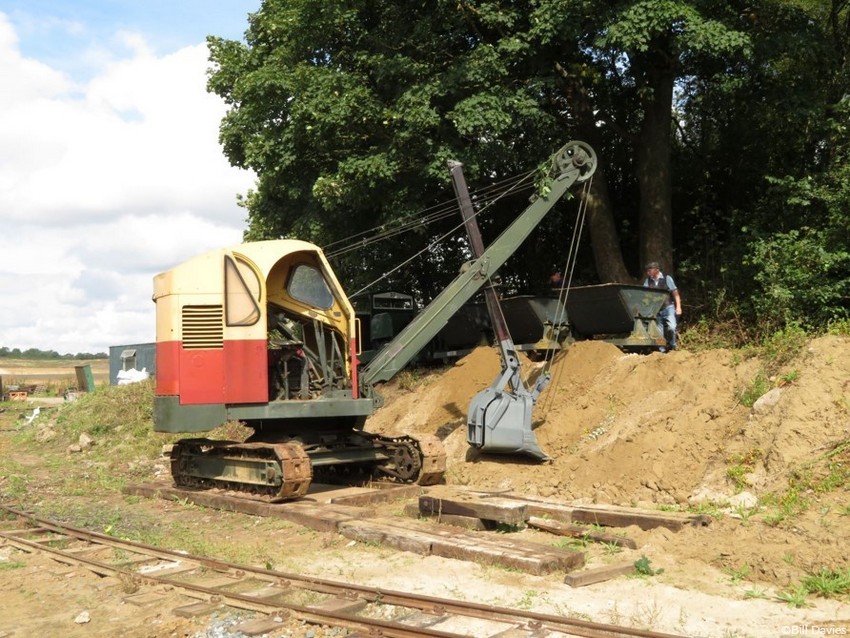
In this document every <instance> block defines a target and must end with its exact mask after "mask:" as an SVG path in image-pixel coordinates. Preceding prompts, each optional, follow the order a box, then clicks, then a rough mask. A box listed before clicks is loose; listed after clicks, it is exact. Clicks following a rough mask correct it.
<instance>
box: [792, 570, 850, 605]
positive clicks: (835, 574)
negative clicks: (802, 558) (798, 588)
mask: <svg viewBox="0 0 850 638" xmlns="http://www.w3.org/2000/svg"><path fill="white" fill-rule="evenodd" d="M802 585H803V587H805V588H806V591H808V592H810V593H812V594H815V595H817V596H820V597H822V598H834V597H837V596H841V595H843V594H847V593H850V568H848V569H846V570H844V571H839V570H830V569H826V568H825V567H824V568H821V569H820V571H818V572H817V573H814V574H810V575H809V576H806V577H805V578H804V579H803V581H802Z"/></svg>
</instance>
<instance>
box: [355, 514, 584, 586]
mask: <svg viewBox="0 0 850 638" xmlns="http://www.w3.org/2000/svg"><path fill="white" fill-rule="evenodd" d="M339 532H340V533H341V534H342V535H343V536H346V537H347V538H354V539H356V540H361V541H366V542H373V543H379V544H383V545H388V546H391V547H395V548H397V549H403V550H406V551H412V552H415V553H418V554H423V555H428V554H431V555H434V556H442V557H444V558H454V559H457V560H468V561H474V562H480V563H485V564H490V565H500V566H503V567H509V568H514V569H518V570H521V571H523V572H527V573H531V574H547V573H550V572H553V571H558V570H565V571H568V570H570V569H576V568H578V567H581V566H582V565H584V555H583V554H581V553H579V552H574V551H570V550H566V549H561V548H557V547H548V546H545V545H540V544H537V543H531V542H529V541H522V540H513V539H508V538H506V537H505V536H504V535H499V536H498V537H495V536H494V537H488V536H485V535H481V534H476V533H473V532H466V531H464V530H460V529H457V528H454V527H449V526H447V525H433V524H428V523H421V522H419V521H409V520H404V519H370V520H363V521H349V522H346V523H343V524H342V525H340V529H339Z"/></svg>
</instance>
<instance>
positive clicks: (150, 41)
mask: <svg viewBox="0 0 850 638" xmlns="http://www.w3.org/2000/svg"><path fill="white" fill-rule="evenodd" d="M259 5H260V0H251V1H250V2H248V1H246V0H227V1H226V2H202V1H200V0H198V1H195V0H192V1H180V0H178V1H177V2H164V1H161V0H136V1H135V2H129V1H124V0H115V1H111V2H109V1H105V0H102V1H86V0H77V1H75V2H63V1H56V0H53V1H51V2H47V1H46V0H26V1H19V0H0V75H2V77H3V85H2V87H0V223H2V228H3V232H2V233H0V255H2V256H3V259H2V260H0V295H2V298H3V304H4V311H3V312H2V313H0V346H5V347H9V348H21V349H27V348H39V349H42V350H57V351H58V352H60V353H78V352H106V351H108V349H109V347H110V346H113V345H124V344H131V343H146V342H151V341H154V339H155V317H154V305H153V303H152V302H151V292H152V280H153V277H154V275H156V274H157V273H158V272H161V271H163V270H166V269H169V268H171V267H173V266H174V265H176V264H177V263H179V262H180V261H183V260H185V259H188V258H189V257H191V256H193V255H195V254H198V253H200V252H204V251H206V250H209V249H211V248H216V247H220V246H226V245H230V244H235V243H239V241H240V240H241V236H242V231H243V230H244V227H245V217H246V213H245V211H244V210H243V209H241V208H240V207H239V206H238V205H237V203H236V196H237V194H244V193H246V192H247V191H248V189H250V188H251V186H252V185H253V182H254V176H253V175H252V174H251V173H249V172H247V171H242V170H239V169H236V168H234V167H231V166H230V165H229V163H228V162H227V160H226V158H225V157H224V156H223V154H222V152H221V148H220V146H219V144H218V126H219V123H220V121H221V117H222V116H223V115H224V113H225V112H226V107H225V105H224V104H223V103H222V102H221V100H219V99H218V97H216V96H214V95H210V94H209V93H207V91H206V72H207V68H208V61H207V49H206V46H205V38H206V36H207V35H216V36H221V37H225V38H232V39H240V38H241V37H242V35H243V33H244V31H245V29H246V28H247V16H248V13H250V12H252V11H255V10H257V9H258V8H259Z"/></svg>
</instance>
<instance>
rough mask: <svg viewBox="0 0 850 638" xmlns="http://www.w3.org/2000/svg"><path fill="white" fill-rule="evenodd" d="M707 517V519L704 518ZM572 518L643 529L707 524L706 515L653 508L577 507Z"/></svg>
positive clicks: (609, 525) (589, 522) (611, 525)
mask: <svg viewBox="0 0 850 638" xmlns="http://www.w3.org/2000/svg"><path fill="white" fill-rule="evenodd" d="M703 519H705V520H703ZM572 520H573V522H575V523H587V524H593V525H606V526H608V527H629V526H630V525H637V526H638V527H640V528H641V529H643V530H648V529H655V528H656V527H666V528H667V529H669V530H672V531H674V532H678V531H679V530H680V529H682V528H683V527H685V526H687V525H694V526H702V525H707V524H708V523H707V520H708V519H707V518H706V517H693V516H688V517H682V516H671V515H670V514H668V513H666V512H653V511H651V510H632V511H629V510H621V509H619V508H618V509H608V508H605V509H603V508H600V507H585V506H582V507H576V508H574V509H573V512H572Z"/></svg>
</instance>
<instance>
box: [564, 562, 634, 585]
mask: <svg viewBox="0 0 850 638" xmlns="http://www.w3.org/2000/svg"><path fill="white" fill-rule="evenodd" d="M634 572H635V566H634V563H622V564H619V565H606V566H605V567H596V568H595V569H585V570H584V571H580V572H572V573H570V574H567V575H566V577H565V578H564V582H565V583H566V584H567V585H569V586H570V587H584V586H585V585H592V584H593V583H601V582H602V581H605V580H611V579H612V578H616V577H617V576H623V575H625V574H634Z"/></svg>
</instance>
